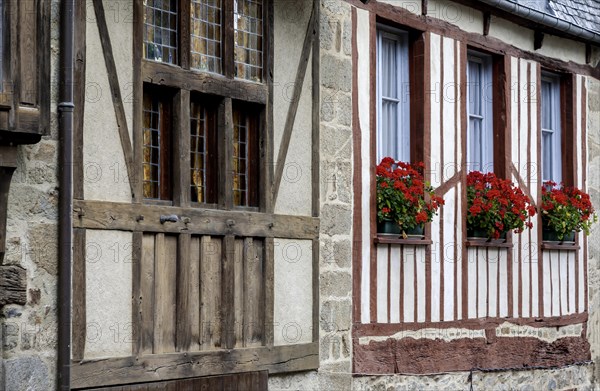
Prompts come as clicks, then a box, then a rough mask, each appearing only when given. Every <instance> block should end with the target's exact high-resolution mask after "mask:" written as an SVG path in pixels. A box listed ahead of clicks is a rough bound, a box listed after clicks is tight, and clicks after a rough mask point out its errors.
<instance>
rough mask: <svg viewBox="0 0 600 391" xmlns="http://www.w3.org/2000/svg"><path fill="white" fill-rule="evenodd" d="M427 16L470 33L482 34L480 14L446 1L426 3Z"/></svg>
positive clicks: (439, 0)
mask: <svg viewBox="0 0 600 391" xmlns="http://www.w3.org/2000/svg"><path fill="white" fill-rule="evenodd" d="M427 16H430V17H432V18H437V19H442V20H445V21H446V22H448V23H452V24H453V25H455V26H458V27H460V28H461V29H463V30H465V31H468V32H470V33H478V34H482V33H483V16H482V13H481V12H479V11H477V10H475V9H473V8H469V7H465V6H464V5H461V4H457V3H454V2H451V1H447V0H430V1H428V2H427Z"/></svg>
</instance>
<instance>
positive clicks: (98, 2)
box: [93, 0, 135, 198]
mask: <svg viewBox="0 0 600 391" xmlns="http://www.w3.org/2000/svg"><path fill="white" fill-rule="evenodd" d="M93 3H94V13H95V15H96V23H97V24H98V33H99V34H100V42H101V43H102V52H103V53H104V63H105V64H106V71H107V72H108V84H109V86H110V93H111V97H112V101H113V106H114V109H115V116H116V118H117V127H118V128H119V137H120V139H121V147H122V148H123V155H124V156H123V157H124V159H125V166H126V168H127V175H128V178H129V186H130V187H131V195H132V198H133V197H135V186H134V182H135V172H134V171H133V164H134V162H133V147H132V145H131V140H130V139H129V130H128V127H127V119H126V117H125V107H124V106H123V98H122V97H121V88H120V84H119V75H118V73H117V66H116V64H115V58H114V56H113V50H112V44H111V42H110V34H109V32H108V26H107V24H106V15H105V14H104V5H103V4H102V0H94V1H93Z"/></svg>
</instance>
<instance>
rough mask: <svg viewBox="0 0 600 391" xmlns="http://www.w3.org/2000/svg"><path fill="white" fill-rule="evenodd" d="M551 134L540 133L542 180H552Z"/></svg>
mask: <svg viewBox="0 0 600 391" xmlns="http://www.w3.org/2000/svg"><path fill="white" fill-rule="evenodd" d="M552 142H553V140H552V133H548V132H542V176H543V178H542V179H543V180H550V179H553V175H552V174H553V172H552V171H553V170H552V166H553V161H552V159H553V156H552V149H553V148H552Z"/></svg>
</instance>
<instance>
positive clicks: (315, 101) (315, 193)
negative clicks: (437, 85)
mask: <svg viewBox="0 0 600 391" xmlns="http://www.w3.org/2000/svg"><path fill="white" fill-rule="evenodd" d="M320 4H321V2H320V0H313V14H314V24H313V31H312V34H313V45H312V161H311V173H312V215H313V217H319V215H320V210H321V197H320V172H319V170H320V164H319V159H320V154H319V148H320V143H319V127H320V115H319V113H320V106H321V102H320V88H319V83H320V59H321V52H320V47H321V41H320V39H319V36H320V34H319V31H320V28H319V26H320ZM353 12H355V11H354V9H353ZM353 72H354V70H353ZM312 257H313V264H312V267H313V270H312V273H313V280H312V285H313V314H312V316H313V322H312V327H313V330H312V337H313V342H319V257H320V246H319V239H318V237H317V238H315V239H313V242H312Z"/></svg>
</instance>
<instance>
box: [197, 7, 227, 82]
mask: <svg viewBox="0 0 600 391" xmlns="http://www.w3.org/2000/svg"><path fill="white" fill-rule="evenodd" d="M221 9H222V8H221V0H192V1H191V3H190V15H191V40H190V44H191V61H192V63H191V67H192V68H195V69H201V70H204V71H209V72H215V73H222V72H223V71H222V68H221Z"/></svg>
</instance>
